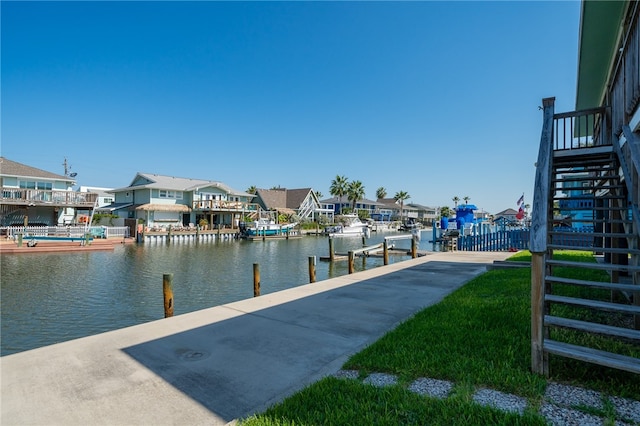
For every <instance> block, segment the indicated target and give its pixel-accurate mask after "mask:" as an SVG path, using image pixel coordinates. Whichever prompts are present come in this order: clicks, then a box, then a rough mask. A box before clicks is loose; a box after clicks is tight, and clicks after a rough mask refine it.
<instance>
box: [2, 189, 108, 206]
mask: <svg viewBox="0 0 640 426" xmlns="http://www.w3.org/2000/svg"><path fill="white" fill-rule="evenodd" d="M97 199H98V194H96V193H91V192H75V191H55V190H44V189H20V188H8V187H2V192H1V197H0V204H3V205H13V206H53V207H74V208H89V209H90V208H93V207H94V206H95V203H96V200H97Z"/></svg>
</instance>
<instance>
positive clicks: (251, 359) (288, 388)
mask: <svg viewBox="0 0 640 426" xmlns="http://www.w3.org/2000/svg"><path fill="white" fill-rule="evenodd" d="M511 255H512V253H497V252H445V253H434V254H430V255H427V256H424V257H418V258H416V259H410V260H407V261H403V262H399V263H394V264H392V265H388V266H382V267H378V268H374V269H371V270H368V271H363V272H358V273H355V274H351V275H346V276H342V277H338V278H333V279H329V280H326V281H321V282H317V283H313V284H306V285H302V286H299V287H296V288H292V289H289V290H284V291H280V292H277V293H271V294H265V295H262V296H260V297H257V298H253V299H247V300H242V301H239V302H235V303H230V304H227V305H222V306H217V307H214V308H209V309H204V310H201V311H197V312H192V313H189V314H184V315H180V316H176V317H173V318H167V319H162V320H158V321H153V322H150V323H146V324H141V325H137V326H133V327H128V328H124V329H121V330H115V331H111V332H107V333H103V334H99V335H95V336H89V337H85V338H82V339H77V340H72V341H69V342H64V343H59V344H56V345H52V346H47V347H43V348H39V349H34V350H30V351H26V352H22V353H18V354H14V355H8V356H5V357H2V358H0V373H1V382H2V383H1V388H0V389H1V393H0V424H2V425H3V426H8V425H36V424H37V425H88V424H91V425H151V424H153V425H175V424H181V425H184V424H188V425H200V424H203V425H204V424H206V425H223V424H226V423H228V422H231V421H233V420H235V419H238V418H244V417H246V416H248V415H251V414H253V413H258V412H261V411H263V410H264V409H266V408H267V407H268V406H270V405H272V404H274V403H276V402H279V401H281V400H283V399H284V398H286V397H287V396H289V395H291V394H293V393H295V392H296V391H298V390H300V389H302V388H304V387H306V386H307V385H309V384H311V383H314V382H316V381H318V380H319V379H321V378H323V377H325V376H328V375H331V374H333V373H335V372H336V371H338V370H339V369H340V368H341V367H342V365H343V364H344V362H345V361H346V360H347V359H348V358H349V356H351V355H353V354H354V353H357V352H358V351H360V350H361V349H363V348H364V347H366V346H368V345H370V344H372V343H374V342H375V341H376V340H378V339H379V338H380V337H382V336H383V335H384V334H385V333H386V332H387V331H389V330H391V329H393V328H394V327H396V326H397V325H398V324H399V323H401V322H403V321H405V320H406V319H408V318H410V317H411V316H412V315H413V314H415V313H416V312H418V311H420V310H422V309H423V308H425V307H427V306H430V305H432V304H435V303H438V302H439V301H440V300H442V298H443V297H445V296H446V295H447V294H449V293H450V292H452V291H453V290H455V289H457V288H459V287H461V286H462V285H463V284H464V283H466V282H467V281H469V280H470V279H472V278H474V277H475V276H477V275H479V274H481V273H483V272H485V271H486V267H487V265H489V264H491V263H492V262H493V261H495V260H504V259H506V258H507V257H509V256H511Z"/></svg>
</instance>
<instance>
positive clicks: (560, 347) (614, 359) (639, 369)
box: [543, 339, 640, 374]
mask: <svg viewBox="0 0 640 426" xmlns="http://www.w3.org/2000/svg"><path fill="white" fill-rule="evenodd" d="M543 348H544V351H545V352H548V353H550V354H555V355H561V356H564V357H566V358H573V359H577V360H580V361H585V362H589V363H592V364H598V365H603V366H605V367H611V368H616V369H618V370H624V371H629V372H631V373H636V374H640V359H638V358H634V357H630V356H626V355H619V354H614V353H611V352H605V351H601V350H598V349H591V348H585V347H584V346H577V345H572V344H570V343H563V342H557V341H554V340H549V339H545V340H544V343H543Z"/></svg>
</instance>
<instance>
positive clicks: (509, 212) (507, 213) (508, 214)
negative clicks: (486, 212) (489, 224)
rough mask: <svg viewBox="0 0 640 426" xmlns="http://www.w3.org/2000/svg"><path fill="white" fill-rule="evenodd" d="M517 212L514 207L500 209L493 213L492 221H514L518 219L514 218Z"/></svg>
mask: <svg viewBox="0 0 640 426" xmlns="http://www.w3.org/2000/svg"><path fill="white" fill-rule="evenodd" d="M517 214H518V212H517V211H516V210H514V209H511V208H509V209H505V210H502V211H501V212H498V213H496V214H494V215H493V221H494V222H495V223H502V222H504V223H515V222H517V221H518V219H517V218H516V216H517Z"/></svg>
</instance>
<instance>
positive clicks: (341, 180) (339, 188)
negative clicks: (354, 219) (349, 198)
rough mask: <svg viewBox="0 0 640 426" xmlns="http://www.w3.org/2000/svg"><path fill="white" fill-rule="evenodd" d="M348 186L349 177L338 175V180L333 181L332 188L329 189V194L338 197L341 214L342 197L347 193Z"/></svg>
mask: <svg viewBox="0 0 640 426" xmlns="http://www.w3.org/2000/svg"><path fill="white" fill-rule="evenodd" d="M347 185H348V179H347V177H346V176H340V175H337V176H336V178H335V179H334V180H332V181H331V186H330V187H329V194H331V195H333V196H334V197H338V202H339V204H340V212H341V211H342V196H343V195H345V194H346V193H347ZM340 212H338V213H340Z"/></svg>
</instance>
